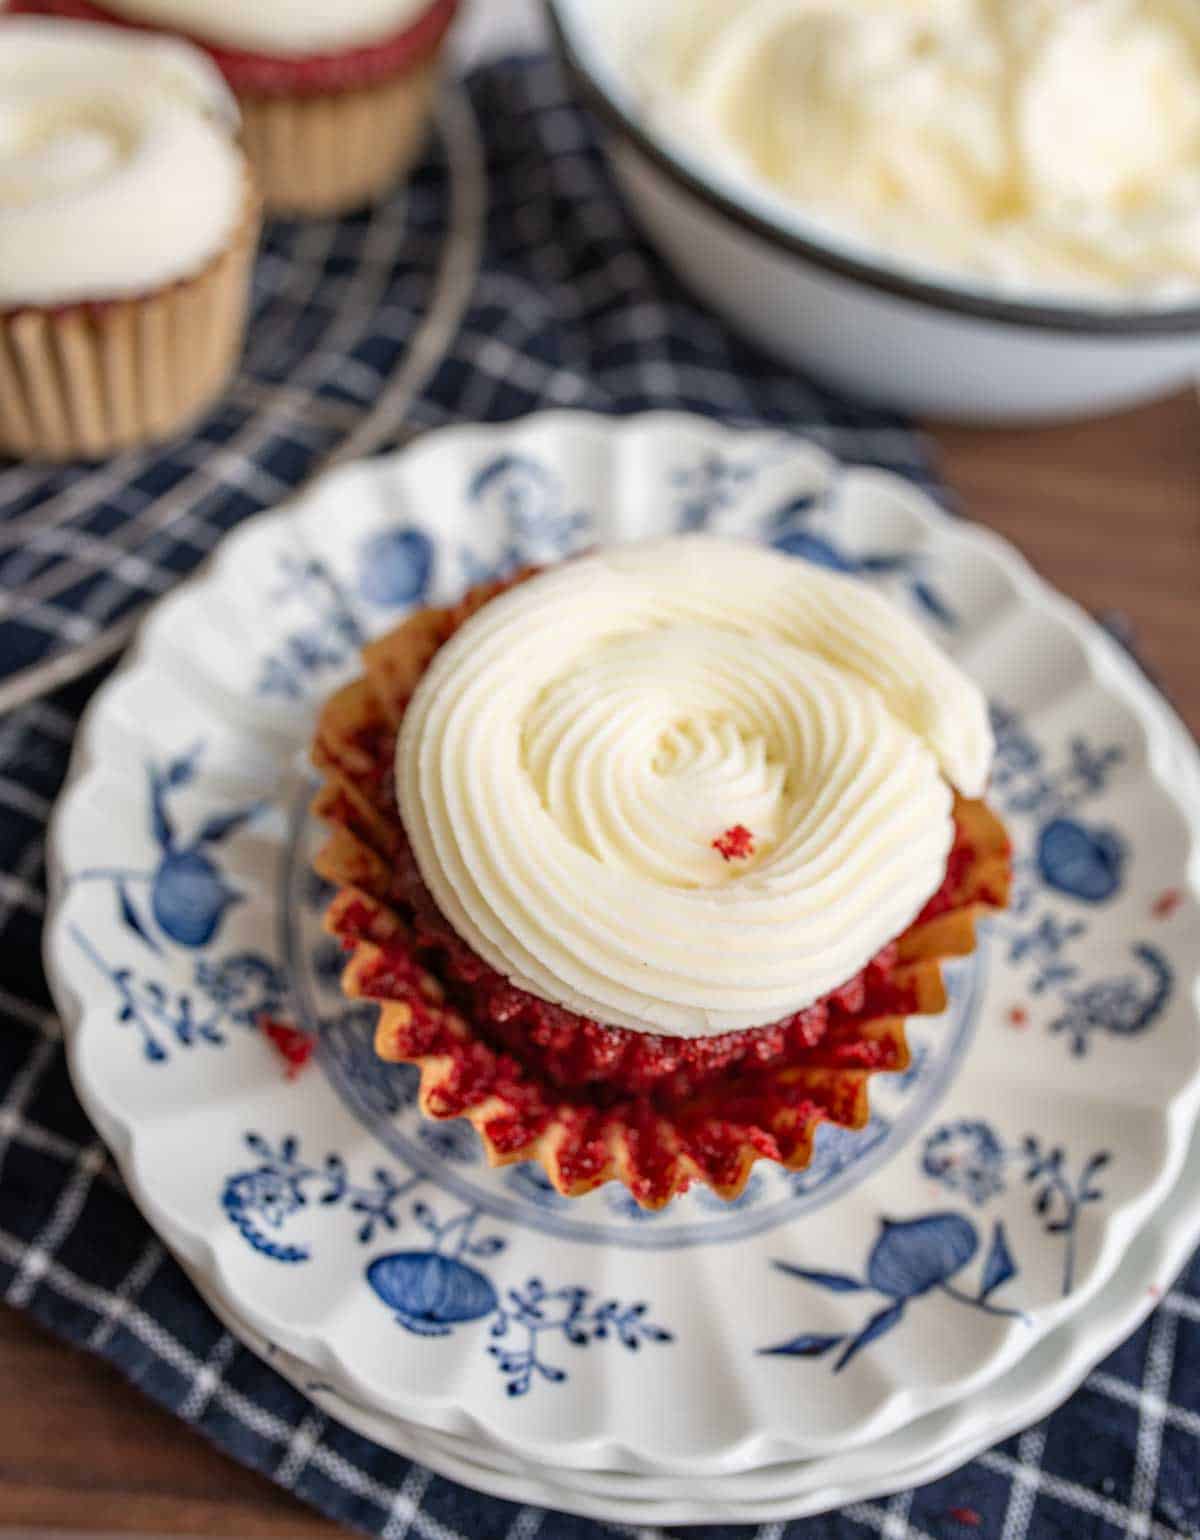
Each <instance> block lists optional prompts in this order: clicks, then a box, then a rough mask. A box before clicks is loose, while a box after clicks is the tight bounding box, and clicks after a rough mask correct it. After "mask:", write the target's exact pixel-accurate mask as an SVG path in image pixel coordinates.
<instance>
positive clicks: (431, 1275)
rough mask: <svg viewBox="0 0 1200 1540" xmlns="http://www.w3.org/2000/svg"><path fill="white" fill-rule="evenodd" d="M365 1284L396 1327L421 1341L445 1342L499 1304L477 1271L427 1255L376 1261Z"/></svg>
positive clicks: (400, 1255) (454, 1260)
mask: <svg viewBox="0 0 1200 1540" xmlns="http://www.w3.org/2000/svg"><path fill="white" fill-rule="evenodd" d="M367 1282H368V1283H369V1284H370V1285H371V1287H372V1288H373V1289H374V1290H375V1292H376V1294H378V1295H379V1297H380V1299H381V1300H383V1302H384V1304H385V1305H390V1306H391V1308H392V1309H393V1310H394V1311H395V1312H396V1319H397V1320H398V1321H399V1323H400V1325H401V1326H403V1327H404V1328H405V1330H406V1331H411V1332H414V1333H415V1334H416V1335H417V1336H421V1337H448V1336H449V1335H450V1333H451V1332H452V1331H453V1330H454V1328H455V1327H456V1326H461V1325H463V1324H464V1323H465V1322H467V1321H479V1320H483V1319H484V1318H485V1317H486V1316H489V1315H491V1314H492V1313H493V1311H494V1310H495V1309H496V1307H497V1305H498V1304H499V1300H498V1299H497V1296H496V1290H495V1288H494V1287H493V1285H492V1283H491V1281H490V1280H489V1279H488V1278H486V1277H485V1276H484V1274H483V1273H481V1272H480V1271H479V1269H478V1268H477V1267H471V1266H470V1265H469V1264H468V1263H466V1262H461V1261H459V1259H458V1258H457V1257H443V1256H439V1255H438V1254H437V1253H436V1252H431V1251H399V1252H395V1253H393V1254H392V1255H390V1256H386V1257H379V1258H378V1259H377V1260H376V1261H374V1262H372V1263H371V1265H370V1267H368V1268H367Z"/></svg>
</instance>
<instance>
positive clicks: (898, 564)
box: [773, 500, 959, 630]
mask: <svg viewBox="0 0 1200 1540" xmlns="http://www.w3.org/2000/svg"><path fill="white" fill-rule="evenodd" d="M812 509H813V505H812V504H811V503H810V502H809V501H808V500H804V501H803V503H802V504H797V505H791V506H789V509H788V510H787V511H788V512H789V513H791V512H797V511H799V512H802V513H803V514H805V515H807V514H808V513H810V512H811V511H812ZM773 544H774V546H775V549H776V550H777V551H782V552H784V554H785V555H787V556H797V557H799V558H800V559H801V560H803V561H810V562H813V563H814V564H815V565H816V566H818V567H826V568H828V569H829V570H830V571H831V572H840V573H845V574H847V575H849V576H852V577H887V576H891V575H896V576H899V577H902V578H903V579H904V580H905V585H906V587H907V589H908V594H909V597H910V598H911V599H912V600H913V602H914V603H915V604H916V605H917V607H918V608H919V609H921V610H923V611H924V612H925V614H926V615H927V616H928V617H929V618H930V619H931V620H935V621H936V622H937V623H938V625H940V626H942V627H943V628H945V629H946V630H953V629H954V628H955V627H957V625H958V624H959V620H958V616H957V615H956V614H955V612H954V610H953V609H952V608H951V607H950V605H949V604H948V603H947V602H946V600H945V599H944V598H943V597H942V595H941V594H940V593H939V592H938V591H937V589H935V588H934V587H933V585H932V584H931V583H930V582H929V581H928V580H927V579H926V578H925V577H923V576H922V570H923V567H924V558H923V557H922V555H921V554H920V553H919V552H914V553H903V552H871V553H869V554H867V555H863V556H856V555H853V554H852V553H851V552H849V551H847V550H845V549H844V548H843V547H842V546H840V545H838V544H837V543H836V542H835V541H834V540H833V539H832V538H831V537H830V536H829V535H824V534H817V533H816V532H815V531H814V530H812V529H811V528H799V529H790V530H788V531H787V532H786V533H785V534H782V535H779V536H778V537H777V538H776V539H775V541H774V542H773Z"/></svg>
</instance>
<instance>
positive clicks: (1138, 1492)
mask: <svg viewBox="0 0 1200 1540" xmlns="http://www.w3.org/2000/svg"><path fill="white" fill-rule="evenodd" d="M1178 1330H1179V1317H1178V1316H1177V1315H1172V1314H1171V1313H1170V1312H1169V1311H1166V1310H1160V1311H1156V1312H1155V1314H1154V1316H1153V1317H1152V1318H1151V1322H1150V1345H1149V1347H1148V1348H1147V1350H1146V1369H1145V1374H1144V1376H1143V1380H1142V1388H1143V1392H1144V1394H1143V1397H1142V1400H1141V1401H1140V1402H1139V1405H1138V1412H1139V1417H1140V1420H1139V1423H1138V1437H1137V1452H1136V1463H1135V1465H1134V1472H1133V1492H1132V1494H1131V1496H1130V1499H1129V1506H1130V1509H1131V1512H1130V1517H1129V1534H1130V1535H1131V1536H1137V1537H1138V1540H1144V1537H1145V1536H1146V1535H1149V1534H1150V1532H1151V1523H1152V1517H1151V1515H1152V1512H1153V1508H1154V1499H1155V1494H1156V1492H1157V1490H1158V1469H1159V1463H1160V1461H1161V1458H1162V1440H1163V1428H1164V1427H1165V1426H1166V1418H1165V1417H1164V1416H1163V1407H1164V1406H1165V1405H1166V1392H1167V1391H1168V1390H1169V1389H1170V1385H1171V1368H1172V1365H1173V1362H1174V1358H1175V1337H1176V1333H1177V1332H1178Z"/></svg>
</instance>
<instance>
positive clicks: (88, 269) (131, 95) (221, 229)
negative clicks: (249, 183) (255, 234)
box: [0, 17, 245, 306]
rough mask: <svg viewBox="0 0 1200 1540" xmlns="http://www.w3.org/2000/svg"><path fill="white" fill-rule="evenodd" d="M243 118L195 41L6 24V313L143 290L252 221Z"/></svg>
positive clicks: (2, 286)
mask: <svg viewBox="0 0 1200 1540" xmlns="http://www.w3.org/2000/svg"><path fill="white" fill-rule="evenodd" d="M236 132H237V109H236V106H235V105H234V102H233V99H232V97H231V96H230V95H229V93H228V91H227V90H226V88H225V84H224V82H223V81H222V79H221V77H220V75H219V74H218V73H217V71H216V70H215V68H214V67H213V66H212V65H211V64H210V63H209V61H208V60H207V59H206V58H205V57H204V56H203V55H202V54H201V53H199V52H198V50H196V49H194V48H191V47H190V46H188V45H187V44H184V43H179V42H175V41H172V40H170V39H165V38H155V37H146V36H140V35H138V36H134V35H132V34H129V33H126V32H124V31H118V30H116V29H114V28H112V27H105V26H92V25H89V24H87V23H84V22H74V21H72V22H65V21H56V20H50V19H46V18H40V17H34V18H28V19H25V18H17V17H13V18H9V19H7V20H6V19H4V18H3V17H0V306H4V305H7V306H14V305H26V304H28V305H57V304H68V303H71V302H72V301H78V300H106V299H115V298H118V297H120V296H123V295H130V294H142V293H146V292H148V291H151V290H153V289H156V288H160V287H162V286H163V285H164V284H168V283H174V282H177V281H178V280H180V279H183V278H187V277H191V276H192V275H193V274H195V273H197V272H199V271H200V270H201V269H202V268H203V267H204V266H205V264H206V263H208V262H209V261H211V260H212V259H213V258H214V257H215V256H216V255H217V253H218V252H219V251H220V250H221V249H222V248H223V246H224V245H225V244H226V242H227V241H228V239H229V237H230V235H231V234H232V232H233V230H234V228H235V226H236V224H237V221H238V219H239V218H240V217H241V214H242V210H243V205H244V200H245V170H244V161H243V159H242V155H241V152H240V150H239V149H238V148H237V144H236V139H235V136H236Z"/></svg>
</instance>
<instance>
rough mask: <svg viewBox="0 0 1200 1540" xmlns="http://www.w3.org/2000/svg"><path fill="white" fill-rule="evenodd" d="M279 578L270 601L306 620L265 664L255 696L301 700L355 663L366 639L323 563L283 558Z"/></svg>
mask: <svg viewBox="0 0 1200 1540" xmlns="http://www.w3.org/2000/svg"><path fill="white" fill-rule="evenodd" d="M279 579H280V581H279V586H278V587H277V588H276V589H275V591H274V592H273V593H272V594H271V602H272V603H273V604H275V605H278V606H281V607H283V606H293V607H296V608H298V609H299V610H301V612H302V613H303V614H304V616H305V620H304V624H303V625H300V626H297V627H296V629H295V630H293V631H292V632H290V633H289V634H288V635H287V636H286V637H285V638H284V640H283V641H282V642H281V643H280V644H279V646H278V647H277V648H276V649H275V651H274V652H271V653H269V654H268V655H267V657H265V658H264V659H263V661H262V665H261V670H260V674H259V679H258V685H257V691H256V693H257V694H259V695H261V696H272V695H274V696H279V697H281V698H282V699H284V700H290V701H302V700H305V699H306V698H307V697H308V695H309V694H310V693H311V691H312V689H313V685H314V681H316V680H317V679H318V678H319V677H320V676H321V675H323V674H325V673H328V672H329V671H330V670H333V669H340V668H344V667H345V666H346V665H347V664H348V663H350V662H351V661H352V660H353V659H354V657H355V655H356V654H357V652H358V650H359V648H360V647H362V645H363V643H364V642H365V641H366V639H367V638H366V636H365V634H364V632H363V629H362V627H361V626H360V625H359V623H358V620H357V618H356V617H355V614H354V611H353V610H352V609H351V607H350V602H349V600H348V598H347V596H346V594H345V593H344V591H343V589H342V586H341V584H340V583H339V582H338V581H337V579H336V578H335V577H334V575H333V573H332V572H331V571H330V570H329V568H328V567H327V566H326V565H325V563H324V562H323V561H320V560H319V559H318V558H317V557H315V556H305V557H297V556H290V555H285V556H281V557H280V559H279Z"/></svg>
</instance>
